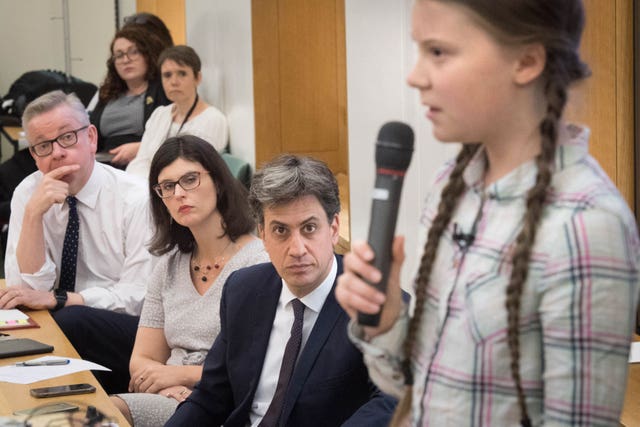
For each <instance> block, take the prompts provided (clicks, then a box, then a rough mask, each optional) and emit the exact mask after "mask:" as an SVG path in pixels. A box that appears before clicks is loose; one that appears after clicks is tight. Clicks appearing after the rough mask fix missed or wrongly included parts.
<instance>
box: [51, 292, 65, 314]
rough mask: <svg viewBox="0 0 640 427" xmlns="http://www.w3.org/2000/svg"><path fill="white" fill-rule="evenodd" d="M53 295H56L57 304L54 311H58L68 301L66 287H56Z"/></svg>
mask: <svg viewBox="0 0 640 427" xmlns="http://www.w3.org/2000/svg"><path fill="white" fill-rule="evenodd" d="M53 296H54V297H56V306H55V307H54V308H53V311H58V310H60V309H61V308H62V307H64V305H65V304H66V303H67V291H65V290H64V289H54V290H53Z"/></svg>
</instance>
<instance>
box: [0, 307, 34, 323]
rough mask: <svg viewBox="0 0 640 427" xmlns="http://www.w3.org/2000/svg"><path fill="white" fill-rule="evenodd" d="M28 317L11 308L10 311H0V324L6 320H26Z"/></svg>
mask: <svg viewBox="0 0 640 427" xmlns="http://www.w3.org/2000/svg"><path fill="white" fill-rule="evenodd" d="M28 318H29V316H27V315H26V314H24V313H23V312H21V311H20V310H18V309H17V308H12V309H10V310H0V322H6V321H8V320H26V319H28Z"/></svg>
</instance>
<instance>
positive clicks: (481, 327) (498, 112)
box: [336, 0, 640, 427]
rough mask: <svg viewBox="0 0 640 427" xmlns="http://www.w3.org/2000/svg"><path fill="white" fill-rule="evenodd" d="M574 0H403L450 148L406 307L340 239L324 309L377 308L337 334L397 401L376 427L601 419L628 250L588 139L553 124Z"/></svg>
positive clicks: (612, 396)
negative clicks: (453, 154)
mask: <svg viewBox="0 0 640 427" xmlns="http://www.w3.org/2000/svg"><path fill="white" fill-rule="evenodd" d="M583 25H584V10H583V5H582V2H581V0H417V1H416V3H415V6H414V10H413V23H412V36H413V38H414V40H415V42H416V44H417V45H418V58H417V62H416V65H415V67H414V69H413V70H412V72H411V73H410V75H409V77H408V81H409V84H410V85H411V86H413V87H415V88H417V89H418V90H419V92H420V99H421V101H422V103H423V104H424V105H425V106H426V107H427V114H426V115H427V118H428V119H429V120H430V121H431V123H432V125H433V132H434V135H435V136H436V138H437V139H439V140H441V141H443V142H451V141H456V142H462V143H463V148H462V150H461V151H460V153H459V155H458V156H457V158H456V159H455V161H454V162H451V163H450V164H447V165H446V166H445V167H444V169H443V170H442V171H440V173H439V174H438V175H437V179H436V182H435V184H434V185H433V187H432V189H431V190H430V194H428V196H427V199H426V202H425V208H424V212H423V215H422V218H421V225H422V229H423V230H424V236H423V241H424V242H425V245H424V250H423V255H422V258H421V262H420V267H419V270H418V273H417V278H416V281H415V284H414V287H415V307H414V310H413V316H412V317H410V314H409V313H408V311H409V309H408V307H406V306H405V305H404V304H403V303H402V298H401V296H400V269H401V265H402V262H403V260H404V252H403V239H402V238H401V237H397V238H396V239H395V241H394V244H393V252H392V253H393V261H392V266H391V271H390V275H389V281H388V290H387V294H386V296H385V295H384V294H382V293H380V292H378V291H376V290H375V289H374V288H373V287H371V286H369V285H368V284H367V283H366V282H365V280H367V281H369V282H372V283H376V282H377V281H379V280H380V278H381V275H380V272H379V271H377V270H376V269H375V268H374V267H372V266H371V265H370V264H369V263H370V261H371V260H372V259H373V252H372V251H371V248H370V247H369V246H368V245H367V244H366V243H364V242H360V243H357V244H354V245H353V247H352V252H351V253H350V254H348V255H347V256H346V257H345V273H344V274H343V275H342V276H341V277H340V279H339V283H338V287H337V290H336V294H337V298H338V301H339V302H340V304H341V305H342V306H343V307H344V308H345V310H346V311H347V312H349V313H350V315H351V316H352V318H353V319H355V316H356V312H357V311H360V312H364V313H376V312H378V311H379V310H380V309H381V308H382V312H381V321H380V324H379V326H378V327H375V328H372V327H361V326H359V325H357V324H355V321H354V322H353V324H352V326H351V329H350V333H351V337H352V339H353V341H354V342H355V343H356V345H358V346H359V347H360V348H361V349H362V350H363V353H364V357H365V361H366V362H367V365H368V367H369V372H370V375H371V377H372V379H373V380H374V381H375V382H376V383H377V385H378V386H379V387H380V388H381V389H382V390H383V391H385V392H387V393H390V394H392V395H395V396H397V397H399V398H401V400H400V403H399V405H398V408H397V410H396V414H395V416H394V420H393V421H392V425H403V426H404V425H411V426H437V427H440V426H515V425H522V426H531V425H545V426H549V425H553V426H556V425H567V426H568V425H571V426H574V425H598V426H606V425H618V419H619V416H620V411H621V409H622V403H623V399H624V392H625V383H626V373H627V357H628V352H629V342H630V337H631V334H632V330H633V324H634V319H635V308H636V304H637V299H638V279H639V275H638V271H639V268H638V266H639V260H640V241H639V238H638V233H637V230H636V225H635V220H634V218H633V216H632V214H631V212H630V211H629V208H628V207H627V205H626V203H625V202H624V200H623V198H622V197H621V196H620V194H619V193H618V191H617V190H616V188H615V186H614V185H613V183H612V182H611V181H610V180H609V179H608V177H607V176H606V174H605V173H604V172H603V170H602V169H601V168H600V166H599V165H598V163H597V162H596V161H595V160H594V159H593V158H592V157H591V156H590V155H589V154H588V136H589V131H588V129H586V128H581V127H578V126H574V125H569V124H567V123H565V122H563V120H562V112H563V109H564V106H565V103H566V101H567V91H568V88H569V86H570V85H571V84H572V83H573V82H576V81H579V80H581V79H583V78H584V77H586V76H587V75H588V74H589V71H588V69H587V67H586V65H584V64H583V63H582V61H581V60H580V57H579V54H578V48H579V44H580V37H581V34H582V29H583Z"/></svg>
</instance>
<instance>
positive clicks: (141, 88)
mask: <svg viewBox="0 0 640 427" xmlns="http://www.w3.org/2000/svg"><path fill="white" fill-rule="evenodd" d="M164 47H165V44H164V42H163V41H162V40H161V39H160V38H159V37H158V36H156V35H155V34H154V33H152V32H150V31H148V30H145V29H144V28H143V27H142V26H141V25H129V26H125V27H124V28H122V29H121V30H119V31H118V32H116V34H115V36H114V37H113V41H112V42H111V46H110V53H111V54H110V56H109V59H108V60H107V76H106V77H105V79H104V82H103V84H102V86H101V87H100V90H99V100H98V104H97V106H96V108H95V109H94V110H93V111H92V112H91V123H93V124H94V125H95V126H96V128H98V151H99V152H106V153H108V154H110V155H112V156H113V158H112V159H111V160H110V162H111V163H112V164H114V165H119V166H124V165H126V164H128V163H129V162H130V161H131V159H133V158H134V157H135V155H136V153H137V152H138V146H139V145H140V140H141V139H142V134H143V133H144V127H145V124H146V122H147V120H148V119H149V117H151V113H152V112H153V110H155V109H156V107H158V106H160V105H167V104H169V102H170V101H169V100H168V99H167V96H166V95H165V93H164V90H163V89H162V85H161V84H160V79H159V77H160V73H159V70H158V66H157V65H156V63H157V61H158V57H159V56H160V53H161V52H162V50H163V49H164ZM99 156H100V155H98V158H100V157H99Z"/></svg>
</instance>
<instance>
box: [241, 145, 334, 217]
mask: <svg viewBox="0 0 640 427" xmlns="http://www.w3.org/2000/svg"><path fill="white" fill-rule="evenodd" d="M305 196H315V197H316V199H318V201H319V202H320V204H321V205H322V209H324V211H325V213H326V214H327V220H328V221H329V222H332V221H333V218H334V217H335V216H336V215H337V214H338V213H339V212H340V195H339V192H338V182H337V181H336V178H335V177H334V176H333V173H332V172H331V170H330V169H329V167H328V166H327V165H326V164H325V163H323V162H321V161H319V160H315V159H312V158H310V157H301V156H294V155H291V154H285V155H281V156H279V157H277V158H275V159H274V160H272V161H271V162H269V163H267V164H266V165H265V166H264V167H262V168H261V169H260V170H258V171H257V172H256V173H255V175H254V176H253V181H252V182H251V190H250V191H249V203H250V205H251V208H252V210H253V215H254V218H255V220H256V223H257V224H259V225H260V226H264V210H265V208H270V207H274V206H278V205H282V204H287V203H290V202H292V201H294V200H297V199H299V198H301V197H305Z"/></svg>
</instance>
